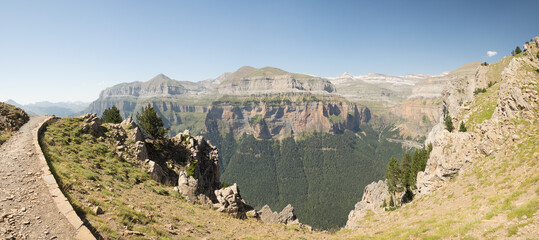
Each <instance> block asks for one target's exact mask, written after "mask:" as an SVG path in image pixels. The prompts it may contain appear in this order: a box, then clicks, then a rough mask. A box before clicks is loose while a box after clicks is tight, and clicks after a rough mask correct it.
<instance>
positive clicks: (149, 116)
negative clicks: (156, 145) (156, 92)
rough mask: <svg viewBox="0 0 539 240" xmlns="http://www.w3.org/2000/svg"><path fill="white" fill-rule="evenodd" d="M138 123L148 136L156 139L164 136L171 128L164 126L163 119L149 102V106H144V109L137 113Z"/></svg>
mask: <svg viewBox="0 0 539 240" xmlns="http://www.w3.org/2000/svg"><path fill="white" fill-rule="evenodd" d="M137 125H138V126H139V127H140V129H141V130H142V132H143V133H144V134H145V135H146V136H149V137H150V138H152V139H154V140H155V139H157V138H163V137H164V136H165V134H166V133H167V132H168V131H169V130H170V129H169V128H165V127H164V124H163V119H161V117H159V116H157V112H156V111H155V109H154V108H153V107H152V106H151V105H149V104H148V106H147V107H142V111H141V112H139V113H137Z"/></svg>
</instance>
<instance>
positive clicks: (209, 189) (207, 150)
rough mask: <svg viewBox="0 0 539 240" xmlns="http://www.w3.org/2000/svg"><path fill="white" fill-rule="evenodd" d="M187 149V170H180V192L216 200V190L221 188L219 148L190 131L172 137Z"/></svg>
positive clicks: (194, 197)
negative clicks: (191, 133) (194, 135)
mask: <svg viewBox="0 0 539 240" xmlns="http://www.w3.org/2000/svg"><path fill="white" fill-rule="evenodd" d="M172 140H173V141H174V142H176V143H181V144H182V145H184V146H185V147H186V149H187V154H188V155H187V162H188V165H187V170H182V171H181V172H180V178H179V179H178V188H179V189H180V193H182V194H185V196H188V197H190V199H191V201H197V199H198V196H199V195H203V196H205V197H208V198H209V199H211V200H212V201H215V200H216V197H215V193H214V191H215V190H217V189H219V188H220V186H221V182H220V181H219V176H220V175H219V155H218V151H217V148H216V147H215V146H213V145H212V144H211V143H209V142H208V141H207V140H205V139H204V138H203V137H202V136H196V137H193V136H191V135H190V133H189V131H188V130H186V131H184V132H183V133H180V134H178V135H177V136H176V137H174V138H173V139H172Z"/></svg>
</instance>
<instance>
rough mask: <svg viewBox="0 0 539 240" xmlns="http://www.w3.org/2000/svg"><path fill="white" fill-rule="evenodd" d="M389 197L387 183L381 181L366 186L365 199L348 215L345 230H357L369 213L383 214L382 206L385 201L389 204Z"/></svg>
mask: <svg viewBox="0 0 539 240" xmlns="http://www.w3.org/2000/svg"><path fill="white" fill-rule="evenodd" d="M389 197H390V195H389V191H388V188H387V184H386V183H385V181H382V180H379V181H378V182H372V183H370V184H369V185H367V186H365V190H363V198H362V199H361V201H360V202H358V203H356V205H355V206H354V210H352V211H350V213H349V214H348V221H347V223H346V227H345V228H348V229H353V228H355V227H356V223H358V222H359V221H360V220H361V219H363V217H365V216H366V215H367V213H368V212H369V211H373V212H375V213H380V212H383V211H384V209H383V208H382V207H381V206H382V205H383V202H384V200H386V202H387V199H389Z"/></svg>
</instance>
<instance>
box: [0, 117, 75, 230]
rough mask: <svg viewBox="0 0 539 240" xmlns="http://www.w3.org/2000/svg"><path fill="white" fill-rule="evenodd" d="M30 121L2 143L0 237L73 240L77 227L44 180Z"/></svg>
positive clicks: (35, 123) (35, 120) (33, 121)
mask: <svg viewBox="0 0 539 240" xmlns="http://www.w3.org/2000/svg"><path fill="white" fill-rule="evenodd" d="M46 118H47V117H46V116H30V121H29V122H28V123H26V124H25V125H24V126H22V127H21V129H20V130H19V131H18V132H16V133H15V134H14V135H13V136H12V137H11V138H10V139H9V140H8V141H7V142H5V143H4V144H2V145H1V146H0V239H73V238H74V236H75V229H74V228H73V227H72V225H71V224H69V222H68V221H67V219H66V218H65V217H64V215H62V214H61V213H60V211H59V210H58V208H57V207H56V205H55V203H54V201H53V200H52V197H51V195H50V193H49V190H48V189H47V186H46V184H45V182H44V181H43V180H42V178H41V175H42V171H41V168H42V166H41V164H40V163H39V160H38V159H37V157H36V154H35V147H34V146H33V144H32V137H33V136H32V134H33V130H34V129H35V128H36V127H38V125H39V124H40V123H41V122H43V121H44V120H45V119H46Z"/></svg>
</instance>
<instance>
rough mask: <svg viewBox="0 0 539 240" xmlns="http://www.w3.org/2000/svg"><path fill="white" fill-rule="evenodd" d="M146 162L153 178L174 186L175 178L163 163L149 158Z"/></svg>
mask: <svg viewBox="0 0 539 240" xmlns="http://www.w3.org/2000/svg"><path fill="white" fill-rule="evenodd" d="M145 162H146V163H147V164H148V174H150V178H151V179H153V180H155V181H157V182H159V183H162V184H165V185H168V186H174V185H175V184H176V182H175V181H174V178H173V177H172V176H170V175H169V174H168V173H167V171H165V170H164V169H163V168H162V167H161V165H159V164H158V163H156V162H154V161H152V160H149V159H146V161H145Z"/></svg>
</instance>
